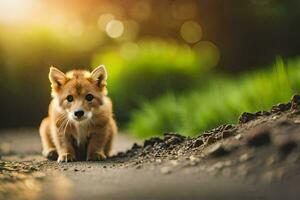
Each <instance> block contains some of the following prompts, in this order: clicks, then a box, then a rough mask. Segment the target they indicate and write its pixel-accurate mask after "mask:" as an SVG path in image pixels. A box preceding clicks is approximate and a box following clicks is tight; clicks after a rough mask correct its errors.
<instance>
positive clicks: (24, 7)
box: [0, 0, 38, 23]
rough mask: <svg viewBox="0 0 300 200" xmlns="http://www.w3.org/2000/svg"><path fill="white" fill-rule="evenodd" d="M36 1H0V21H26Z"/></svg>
mask: <svg viewBox="0 0 300 200" xmlns="http://www.w3.org/2000/svg"><path fill="white" fill-rule="evenodd" d="M37 2H38V1H37V0H0V21H2V22H6V23H10V22H19V21H23V20H26V19H28V18H29V17H30V16H31V15H32V11H33V10H34V9H35V8H36V3H37Z"/></svg>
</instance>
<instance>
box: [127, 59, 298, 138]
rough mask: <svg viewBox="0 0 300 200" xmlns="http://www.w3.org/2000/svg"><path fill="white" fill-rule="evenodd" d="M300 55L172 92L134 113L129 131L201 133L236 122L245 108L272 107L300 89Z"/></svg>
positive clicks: (255, 109) (145, 134) (140, 134)
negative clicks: (180, 92) (183, 92)
mask: <svg viewBox="0 0 300 200" xmlns="http://www.w3.org/2000/svg"><path fill="white" fill-rule="evenodd" d="M299 67H300V59H298V60H295V61H289V62H288V63H287V64H286V65H285V64H284V63H283V61H282V60H281V59H278V60H277V61H276V64H275V65H274V66H273V68H272V69H270V70H261V71H256V72H252V73H249V74H245V75H243V76H242V77H240V78H235V77H232V76H228V77H226V78H224V77H223V78H218V79H211V80H210V81H209V83H207V85H208V86H207V87H206V88H202V89H200V90H193V91H191V92H190V93H189V94H187V95H174V94H173V93H170V94H168V95H166V96H164V97H161V98H159V99H158V100H156V101H155V102H151V103H150V102H148V103H145V104H144V106H143V108H142V109H141V110H140V111H136V112H134V114H133V118H132V121H131V122H130V123H129V128H128V132H130V133H133V134H135V135H136V136H138V137H149V136H153V135H162V134H163V133H164V132H167V131H173V132H179V133H181V134H184V135H189V136H191V135H197V134H200V133H201V132H202V131H205V130H209V129H211V128H214V127H216V126H218V125H221V124H224V123H236V122H237V119H238V116H239V115H240V114H241V113H242V112H245V111H247V112H256V111H259V110H269V109H270V107H271V106H272V105H274V104H277V103H280V102H286V101H288V100H289V99H290V98H291V96H292V94H293V93H298V92H299V91H300V70H299Z"/></svg>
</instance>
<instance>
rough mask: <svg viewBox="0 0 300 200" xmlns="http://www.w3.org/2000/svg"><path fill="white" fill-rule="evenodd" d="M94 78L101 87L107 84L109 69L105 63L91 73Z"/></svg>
mask: <svg viewBox="0 0 300 200" xmlns="http://www.w3.org/2000/svg"><path fill="white" fill-rule="evenodd" d="M91 76H92V79H94V80H95V81H96V83H97V85H98V86H99V87H103V86H106V84H107V83H106V80H107V71H106V69H105V66H104V65H100V66H99V67H97V68H96V69H94V71H92V73H91Z"/></svg>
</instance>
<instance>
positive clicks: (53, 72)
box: [49, 66, 67, 87]
mask: <svg viewBox="0 0 300 200" xmlns="http://www.w3.org/2000/svg"><path fill="white" fill-rule="evenodd" d="M49 79H50V82H51V84H52V86H54V87H59V86H62V85H63V84H65V82H66V80H67V77H66V75H65V74H64V73H63V72H62V71H60V70H59V69H57V68H55V67H52V66H51V67H50V72H49Z"/></svg>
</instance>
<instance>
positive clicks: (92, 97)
mask: <svg viewBox="0 0 300 200" xmlns="http://www.w3.org/2000/svg"><path fill="white" fill-rule="evenodd" d="M85 99H86V100H87V101H93V99H94V96H93V95H92V94H88V95H86V97H85Z"/></svg>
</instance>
